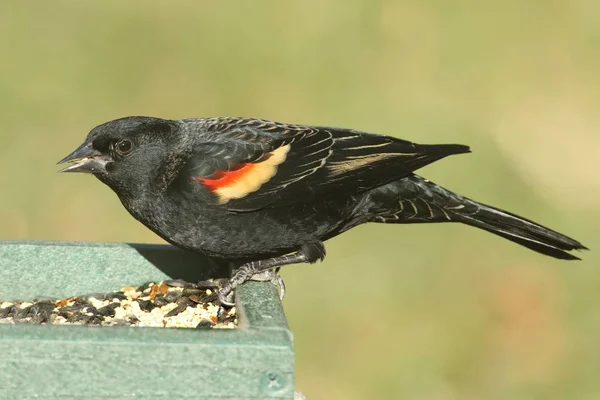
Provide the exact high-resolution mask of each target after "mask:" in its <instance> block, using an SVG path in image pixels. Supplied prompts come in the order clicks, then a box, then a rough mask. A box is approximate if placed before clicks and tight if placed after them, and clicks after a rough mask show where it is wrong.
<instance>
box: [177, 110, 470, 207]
mask: <svg viewBox="0 0 600 400" xmlns="http://www.w3.org/2000/svg"><path fill="white" fill-rule="evenodd" d="M203 135H204V138H205V139H206V142H205V143H204V144H203V145H201V146H200V147H201V148H200V149H199V150H198V153H197V154H196V156H195V157H193V159H192V160H190V163H189V165H188V168H187V171H188V174H189V175H188V176H190V177H191V179H192V180H193V181H194V182H195V183H197V184H198V185H202V186H203V187H204V188H206V189H207V190H209V191H210V192H212V193H213V194H214V196H215V200H216V201H217V202H218V203H220V204H222V205H223V206H224V207H226V208H227V209H229V210H232V211H251V210H256V209H260V208H265V207H277V206H282V205H285V204H290V203H296V202H303V201H309V200H314V199H315V198H316V197H318V196H323V195H344V194H352V193H359V192H361V191H364V190H368V189H371V188H373V187H377V186H380V185H383V184H386V183H389V182H392V181H394V180H397V179H400V178H403V177H405V176H407V175H408V174H410V173H411V172H412V171H414V170H416V169H418V168H420V167H422V166H424V165H427V164H429V163H431V162H433V161H435V160H438V159H440V158H443V157H445V156H447V155H450V154H457V153H464V152H468V151H469V149H468V147H467V146H462V145H418V144H415V143H411V142H408V141H405V140H400V139H395V138H392V137H388V136H383V135H374V134H366V133H364V132H359V131H355V130H350V129H341V128H325V127H313V126H298V125H286V124H280V123H276V122H272V121H264V120H256V119H242V118H216V119H211V120H207V122H206V124H205V126H204V129H203Z"/></svg>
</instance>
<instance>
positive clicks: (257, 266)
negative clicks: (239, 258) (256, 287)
mask: <svg viewBox="0 0 600 400" xmlns="http://www.w3.org/2000/svg"><path fill="white" fill-rule="evenodd" d="M324 257H325V247H324V246H323V243H321V242H316V243H309V244H306V245H304V246H302V248H301V249H300V250H299V251H297V252H295V253H292V254H289V255H285V256H280V257H274V258H269V259H267V260H261V261H252V262H249V263H246V264H244V265H242V266H241V267H239V268H238V269H237V271H236V272H235V274H233V276H232V277H231V279H229V281H227V282H226V283H225V285H223V287H222V288H221V290H220V291H219V301H220V303H221V306H222V307H233V306H234V305H235V302H234V291H235V289H236V288H237V287H238V286H239V285H241V284H243V283H244V282H247V281H249V280H254V281H262V282H265V281H269V282H272V283H273V284H274V285H275V286H277V287H278V289H279V297H280V298H281V299H283V297H284V296H285V284H284V282H283V279H281V276H279V274H278V271H279V267H281V266H282V265H288V264H298V263H304V262H308V263H314V262H316V261H318V260H323V258H324Z"/></svg>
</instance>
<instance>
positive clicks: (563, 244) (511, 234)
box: [379, 175, 587, 260]
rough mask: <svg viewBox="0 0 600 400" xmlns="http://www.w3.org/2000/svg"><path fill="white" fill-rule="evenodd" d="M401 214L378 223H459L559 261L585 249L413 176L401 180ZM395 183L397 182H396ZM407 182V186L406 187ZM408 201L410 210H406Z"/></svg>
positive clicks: (541, 227)
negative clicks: (572, 252) (402, 187)
mask: <svg viewBox="0 0 600 400" xmlns="http://www.w3.org/2000/svg"><path fill="white" fill-rule="evenodd" d="M403 181H404V182H405V184H404V185H403V186H404V187H406V188H408V189H402V190H403V192H400V193H397V195H399V197H398V198H399V199H401V200H400V205H401V209H402V210H401V212H400V213H396V214H395V215H396V217H397V218H396V217H394V218H395V220H391V219H389V218H387V217H384V218H386V220H385V221H383V220H381V218H380V219H379V221H380V222H399V223H410V222H461V223H464V224H467V225H471V226H474V227H477V228H480V229H483V230H486V231H488V232H491V233H493V234H495V235H498V236H501V237H503V238H505V239H508V240H510V241H512V242H515V243H518V244H520V245H522V246H525V247H527V248H529V249H531V250H534V251H537V252H538V253H542V254H545V255H548V256H551V257H554V258H559V259H563V260H579V257H576V256H574V255H572V254H570V253H568V251H572V250H587V248H586V247H585V246H583V245H582V244H581V243H580V242H578V241H577V240H575V239H572V238H570V237H568V236H565V235H563V234H561V233H558V232H556V231H554V230H552V229H549V228H546V227H545V226H542V225H540V224H538V223H536V222H533V221H531V220H529V219H526V218H523V217H520V216H518V215H516V214H513V213H510V212H508V211H504V210H501V209H499V208H496V207H492V206H489V205H487V204H482V203H479V202H477V201H474V200H471V199H468V198H466V197H462V196H460V195H458V194H456V193H453V192H451V191H449V190H447V189H444V188H442V187H441V186H438V185H436V184H434V183H433V182H430V181H427V180H425V179H423V178H420V177H418V176H416V175H413V176H411V177H408V178H405V179H404V180H403ZM398 183H399V182H398ZM406 183H408V185H406ZM405 202H409V203H410V206H411V207H407V204H403V203H405Z"/></svg>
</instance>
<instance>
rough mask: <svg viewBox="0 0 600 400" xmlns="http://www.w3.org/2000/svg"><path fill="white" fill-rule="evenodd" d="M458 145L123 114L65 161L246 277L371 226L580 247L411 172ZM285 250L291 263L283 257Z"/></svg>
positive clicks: (557, 251)
mask: <svg viewBox="0 0 600 400" xmlns="http://www.w3.org/2000/svg"><path fill="white" fill-rule="evenodd" d="M467 152H469V148H468V147H467V146H464V145H459V144H442V145H420V144H416V143H412V142H409V141H405V140H401V139H396V138H393V137H390V136H384V135H376V134H369V133H365V132H360V131H356V130H352V129H342V128H328V127H314V126H300V125H289V124H281V123H276V122H272V121H265V120H258V119H251V118H197V119H183V120H164V119H158V118H150V117H128V118H122V119H118V120H114V121H110V122H107V123H105V124H102V125H100V126H97V127H96V128H94V129H93V130H92V131H91V132H90V134H89V135H88V137H87V139H86V141H85V142H84V143H83V144H82V145H81V146H80V147H79V148H78V149H77V150H75V151H74V152H73V153H71V154H70V155H69V156H67V157H66V158H65V159H63V160H61V162H67V161H71V162H72V164H71V165H69V166H67V167H66V168H65V169H64V170H63V171H67V172H69V171H72V172H91V173H93V174H95V176H96V177H97V178H98V179H100V180H101V181H102V182H104V183H105V184H107V185H108V186H109V187H111V188H112V189H113V190H114V191H115V192H116V194H117V195H118V196H119V198H120V200H121V202H122V203H123V205H124V206H125V208H126V209H127V210H128V211H129V212H130V213H131V215H133V216H134V217H135V218H136V219H138V220H139V221H140V222H142V223H143V224H144V225H146V226H147V227H148V228H150V229H152V230H153V231H154V232H155V233H157V234H158V235H159V236H161V237H162V238H163V239H165V240H166V241H168V242H170V243H172V244H174V245H176V246H179V247H182V248H185V249H189V250H193V251H198V252H202V253H204V254H207V255H210V256H213V257H220V258H227V259H235V260H243V261H247V262H248V264H246V265H245V267H244V268H242V269H241V271H240V272H238V274H237V275H236V276H235V277H234V278H233V280H232V281H231V285H230V287H228V288H226V289H225V290H224V293H222V295H223V296H222V297H221V299H222V300H223V301H224V302H225V301H226V299H225V297H226V296H230V294H231V291H232V289H233V288H234V287H235V286H236V284H239V283H241V282H243V281H245V280H246V279H247V278H249V277H250V276H251V275H253V274H254V273H258V272H261V271H264V270H267V269H273V268H277V267H279V266H281V265H284V264H289V263H294V262H314V261H316V260H317V259H322V258H323V257H324V255H325V251H324V247H323V246H322V242H323V241H324V240H327V239H329V238H331V237H334V236H336V235H339V234H340V233H342V232H344V231H346V230H348V229H350V228H352V227H354V226H357V225H359V224H363V223H367V222H379V223H425V222H460V223H464V224H467V225H471V226H475V227H477V228H481V229H483V230H486V231H489V232H491V233H494V234H496V235H499V236H502V237H504V238H506V239H508V240H511V241H513V242H515V243H518V244H521V245H523V246H525V247H528V248H530V249H532V250H534V251H537V252H539V253H542V254H546V255H549V256H552V257H555V258H560V259H567V260H573V259H577V257H576V256H574V255H572V254H570V253H568V251H571V250H578V249H585V247H584V246H583V245H582V244H581V243H579V242H578V241H576V240H574V239H571V238H569V237H567V236H565V235H562V234H560V233H558V232H555V231H553V230H551V229H548V228H546V227H543V226H541V225H539V224H537V223H535V222H533V221H530V220H527V219H525V218H522V217H519V216H517V215H515V214H511V213H509V212H506V211H503V210H500V209H497V208H494V207H491V206H487V205H484V204H481V203H478V202H476V201H473V200H470V199H468V198H465V197H462V196H460V195H458V194H456V193H453V192H451V191H449V190H446V189H444V188H442V187H440V186H438V185H436V184H434V183H432V182H429V181H427V180H426V179H423V178H421V177H419V176H417V175H415V174H414V171H415V170H417V169H419V168H421V167H423V166H425V165H427V164H430V163H432V162H434V161H437V160H439V159H441V158H444V157H446V156H449V155H452V154H460V153H467ZM290 253H291V255H290Z"/></svg>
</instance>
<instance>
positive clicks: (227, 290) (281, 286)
mask: <svg viewBox="0 0 600 400" xmlns="http://www.w3.org/2000/svg"><path fill="white" fill-rule="evenodd" d="M247 280H249V281H256V282H271V283H272V284H273V285H275V287H276V288H277V292H278V293H279V299H280V300H283V298H284V297H285V282H284V281H283V279H282V278H281V276H280V275H279V273H278V271H277V270H275V269H270V270H267V271H263V272H259V273H258V274H254V275H252V276H251V277H250V278H249V279H247ZM238 285H239V284H236V283H235V281H234V279H231V280H229V281H228V282H227V283H226V284H225V286H224V287H223V288H222V289H221V290H220V291H219V303H220V304H221V306H222V307H227V308H231V307H233V306H235V301H234V294H235V289H236V288H237V286H238Z"/></svg>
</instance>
